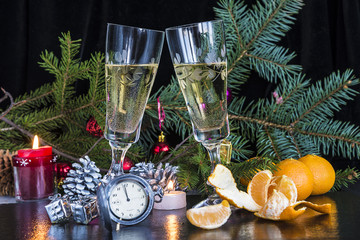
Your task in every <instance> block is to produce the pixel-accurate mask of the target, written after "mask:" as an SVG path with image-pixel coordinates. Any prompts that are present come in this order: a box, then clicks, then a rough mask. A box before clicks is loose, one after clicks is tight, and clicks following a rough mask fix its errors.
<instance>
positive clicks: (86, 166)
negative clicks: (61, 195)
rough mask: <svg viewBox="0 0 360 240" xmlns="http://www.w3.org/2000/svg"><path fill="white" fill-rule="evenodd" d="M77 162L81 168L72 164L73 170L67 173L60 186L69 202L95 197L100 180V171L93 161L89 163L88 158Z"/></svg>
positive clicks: (76, 164)
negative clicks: (90, 196)
mask: <svg viewBox="0 0 360 240" xmlns="http://www.w3.org/2000/svg"><path fill="white" fill-rule="evenodd" d="M79 160H80V162H81V163H82V164H83V166H81V165H80V164H79V163H73V164H72V166H73V168H75V170H74V169H71V170H70V171H69V173H68V174H67V177H66V178H65V179H64V183H63V185H62V187H63V189H64V192H65V194H67V195H68V196H69V198H70V200H71V201H74V200H78V199H79V198H81V197H85V196H89V195H96V188H97V185H98V183H99V182H100V180H101V174H100V173H99V172H100V169H99V168H97V167H96V165H95V163H94V162H93V161H90V158H89V157H88V156H85V158H80V159H79Z"/></svg>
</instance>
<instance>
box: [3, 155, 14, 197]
mask: <svg viewBox="0 0 360 240" xmlns="http://www.w3.org/2000/svg"><path fill="white" fill-rule="evenodd" d="M13 155H16V152H12V153H10V152H9V150H6V151H5V150H0V195H2V196H15V191H14V175H13V172H14V170H13V166H12V156H13Z"/></svg>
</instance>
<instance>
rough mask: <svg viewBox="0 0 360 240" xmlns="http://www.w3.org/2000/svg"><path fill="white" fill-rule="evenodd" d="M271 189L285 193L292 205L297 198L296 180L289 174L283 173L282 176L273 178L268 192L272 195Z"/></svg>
mask: <svg viewBox="0 0 360 240" xmlns="http://www.w3.org/2000/svg"><path fill="white" fill-rule="evenodd" d="M271 189H276V190H277V191H279V192H281V193H283V194H284V195H285V196H286V197H287V198H288V199H289V201H290V205H292V204H294V203H295V202H296V199H297V189H296V185H295V183H294V181H293V180H292V179H291V178H289V177H288V176H285V175H282V176H280V177H274V178H273V179H272V180H271V183H270V188H269V192H268V194H269V195H271V191H272V190H271Z"/></svg>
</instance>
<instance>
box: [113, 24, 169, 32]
mask: <svg viewBox="0 0 360 240" xmlns="http://www.w3.org/2000/svg"><path fill="white" fill-rule="evenodd" d="M107 26H108V27H109V26H119V27H125V28H132V29H139V30H145V31H149V32H158V33H163V34H164V33H165V31H162V30H156V29H150V28H143V27H134V26H129V25H122V24H117V23H107Z"/></svg>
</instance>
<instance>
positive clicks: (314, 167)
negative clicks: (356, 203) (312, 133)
mask: <svg viewBox="0 0 360 240" xmlns="http://www.w3.org/2000/svg"><path fill="white" fill-rule="evenodd" d="M299 161H300V162H302V163H304V164H305V165H306V166H307V167H308V168H309V169H310V171H311V172H312V174H313V176H314V188H313V190H312V192H311V195H321V194H324V193H327V192H328V191H329V190H330V189H331V188H332V187H333V186H334V183H335V170H334V168H333V166H332V165H331V164H330V162H329V161H327V160H326V159H325V158H322V157H319V156H316V155H313V154H309V155H306V156H304V157H302V158H299Z"/></svg>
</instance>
